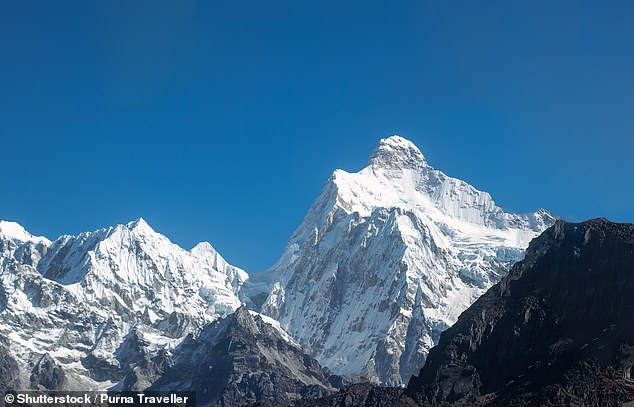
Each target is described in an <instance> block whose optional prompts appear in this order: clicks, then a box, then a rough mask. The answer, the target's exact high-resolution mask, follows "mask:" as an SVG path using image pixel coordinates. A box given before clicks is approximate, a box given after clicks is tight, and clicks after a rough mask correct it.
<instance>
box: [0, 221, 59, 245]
mask: <svg viewBox="0 0 634 407" xmlns="http://www.w3.org/2000/svg"><path fill="white" fill-rule="evenodd" d="M0 238H5V239H10V240H17V241H19V242H22V243H26V242H33V243H45V244H47V245H49V244H50V243H51V242H50V241H49V240H48V239H47V238H45V237H41V236H33V235H31V234H30V233H29V232H27V231H26V229H24V227H22V225H20V224H19V223H17V222H9V221H6V220H0Z"/></svg>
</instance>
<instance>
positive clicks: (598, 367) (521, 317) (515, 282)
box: [407, 219, 634, 406]
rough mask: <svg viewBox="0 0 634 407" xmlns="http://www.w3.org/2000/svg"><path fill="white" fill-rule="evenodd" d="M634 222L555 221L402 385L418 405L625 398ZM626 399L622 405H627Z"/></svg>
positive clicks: (628, 391)
mask: <svg viewBox="0 0 634 407" xmlns="http://www.w3.org/2000/svg"><path fill="white" fill-rule="evenodd" d="M633 364H634V225H631V224H617V223H611V222H608V221H607V220H604V219H595V220H590V221H587V222H583V223H565V222H562V221H558V222H557V223H556V224H555V225H554V226H553V227H551V228H550V229H548V230H547V231H546V232H544V233H543V234H542V235H541V236H540V237H539V238H537V239H535V240H534V241H533V242H531V244H530V246H529V248H528V250H527V253H526V259H525V260H524V261H522V262H520V263H518V264H516V265H515V266H514V267H513V269H512V270H511V272H510V274H509V275H508V276H507V277H505V278H504V279H503V280H502V281H501V282H500V283H498V284H497V285H495V286H494V287H493V288H491V289H490V290H489V291H488V292H487V293H486V294H484V295H483V296H482V297H481V298H480V299H478V300H477V301H476V302H475V303H474V304H473V305H472V306H471V307H470V308H469V309H468V310H467V311H465V312H464V313H463V314H462V315H461V316H460V318H459V319H458V321H457V323H456V324H455V325H454V326H452V327H451V328H450V329H448V330H447V331H445V332H444V333H443V334H442V335H441V338H440V343H439V344H438V346H437V347H435V348H434V349H432V350H431V352H430V353H429V356H428V358H427V362H426V363H425V366H424V367H423V369H422V370H421V371H420V374H419V375H418V376H417V377H414V378H412V380H411V381H410V382H409V386H408V389H407V394H408V395H409V396H410V397H412V398H414V399H416V400H417V401H418V402H419V403H420V404H421V405H433V406H436V405H438V406H440V405H460V406H467V405H468V406H480V405H482V406H484V405H486V406H489V405H491V406H509V405H513V406H529V405H530V406H537V405H539V406H564V405H584V406H620V405H622V403H625V402H632V401H634V382H633V381H632V380H631V369H632V366H633ZM628 405H629V404H628Z"/></svg>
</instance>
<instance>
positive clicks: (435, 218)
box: [247, 136, 552, 385]
mask: <svg viewBox="0 0 634 407" xmlns="http://www.w3.org/2000/svg"><path fill="white" fill-rule="evenodd" d="M551 222H552V217H551V216H550V215H549V214H548V213H547V212H546V211H543V210H541V211H538V212H536V213H535V214H529V215H515V214H508V213H505V212H504V211H503V210H502V209H501V208H499V207H498V206H496V205H495V203H494V202H493V200H492V199H491V196H490V195H489V194H488V193H486V192H481V191H478V190H476V189H475V188H474V187H472V186H471V185H469V184H467V183H466V182H464V181H461V180H458V179H455V178H451V177H448V176H446V175H445V174H444V173H442V172H441V171H438V170H435V169H434V168H432V167H430V166H429V165H428V163H427V162H426V160H425V158H424V156H423V154H422V153H421V152H420V151H419V150H418V148H416V146H414V144H412V143H411V142H409V141H408V140H405V139H404V138H402V137H398V136H394V137H390V138H387V139H383V140H381V141H380V142H379V145H378V146H377V148H376V149H375V151H374V152H373V153H372V155H371V157H370V160H369V161H368V165H367V166H366V167H365V168H363V169H362V170H361V171H359V172H357V173H348V172H346V171H343V170H336V171H335V172H334V174H333V175H332V177H331V178H330V180H329V182H328V184H327V185H326V187H325V188H324V190H323V191H322V193H321V195H320V196H319V197H318V198H317V200H316V201H315V203H314V204H313V206H312V207H311V209H310V210H309V212H308V214H307V215H306V217H305V218H304V221H303V222H302V224H301V225H300V226H299V227H298V229H297V230H296V232H295V233H294V235H293V236H292V238H291V240H290V241H289V243H288V244H287V247H286V250H285V251H284V253H283V254H282V256H281V258H280V259H279V260H278V262H277V263H276V264H275V265H274V266H273V267H272V268H271V269H270V270H269V271H267V273H268V274H269V275H270V277H269V278H270V280H271V283H270V287H271V288H270V290H271V292H270V294H269V297H268V298H267V300H266V301H265V303H264V305H263V307H262V313H264V314H267V315H269V316H271V317H273V318H275V319H277V320H279V321H280V325H281V327H282V328H283V329H285V330H286V331H288V333H289V334H290V335H292V336H293V337H294V338H295V339H297V341H298V342H300V343H301V344H302V345H303V346H304V347H305V349H307V350H308V351H309V353H311V355H312V356H314V357H316V358H317V360H319V362H320V363H321V364H322V365H324V366H327V367H329V368H330V369H332V370H333V371H334V372H335V373H340V374H359V373H363V374H365V375H367V376H368V377H369V378H370V379H373V380H376V381H381V382H383V383H386V384H390V385H402V384H405V383H407V380H408V379H409V375H410V374H412V373H415V372H417V370H418V369H419V368H420V367H421V365H422V362H423V361H424V357H425V355H426V354H427V352H428V351H429V348H430V347H431V346H432V345H433V344H434V342H435V341H436V340H437V339H438V335H439V333H440V332H441V331H442V330H444V329H445V328H447V327H448V326H450V325H451V324H452V323H453V322H455V320H456V319H457V317H458V315H459V314H460V313H461V312H462V311H464V309H466V308H467V307H468V306H469V305H470V304H471V303H472V302H473V301H475V299H477V298H478V296H480V295H481V294H482V293H483V292H484V291H485V290H486V289H487V288H489V287H490V286H491V285H493V284H494V283H495V282H497V281H498V280H499V279H500V278H501V276H502V275H503V274H504V273H506V271H507V269H508V267H509V266H510V265H511V264H512V263H513V262H515V261H517V260H520V259H521V257H522V256H523V251H524V249H525V248H526V246H527V245H528V243H529V241H530V240H531V239H532V238H533V237H535V236H536V235H537V234H539V233H540V232H541V231H542V230H543V229H545V228H546V227H547V226H549V224H550V223H551ZM247 286H248V283H247Z"/></svg>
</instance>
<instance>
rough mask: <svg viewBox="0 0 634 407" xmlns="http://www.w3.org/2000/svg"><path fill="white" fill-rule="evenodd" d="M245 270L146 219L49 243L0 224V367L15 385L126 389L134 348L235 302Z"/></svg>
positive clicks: (174, 340)
mask: <svg viewBox="0 0 634 407" xmlns="http://www.w3.org/2000/svg"><path fill="white" fill-rule="evenodd" d="M247 278H248V277H247V274H246V273H245V272H244V271H242V270H240V269H238V268H236V267H233V266H231V265H229V264H227V263H226V262H225V261H224V260H223V259H222V257H221V256H220V255H219V254H218V253H217V252H216V251H215V250H214V249H213V248H212V247H211V245H209V244H208V243H201V244H199V245H197V246H196V247H195V248H193V249H192V250H190V251H187V250H184V249H182V248H180V247H178V246H177V245H175V244H173V243H171V242H170V241H169V240H168V239H167V238H166V237H165V236H163V235H161V234H159V233H157V232H155V231H154V230H153V229H152V228H151V227H150V226H149V225H148V224H147V223H146V222H145V221H144V220H143V219H139V220H138V221H135V222H131V223H128V224H126V225H118V226H114V227H110V228H106V229H102V230H98V231H96V232H86V233H82V234H80V235H79V236H62V237H60V238H59V239H57V240H55V241H54V242H50V241H48V240H47V239H45V238H41V237H34V236H31V235H30V234H29V233H28V232H26V231H25V230H24V229H23V228H22V227H21V226H19V225H18V224H16V223H12V222H0V354H3V353H6V354H7V357H6V358H2V359H3V360H4V362H3V364H0V372H2V371H6V370H11V371H12V372H13V373H12V375H13V376H14V377H13V376H11V377H13V379H12V382H11V383H13V384H14V388H35V389H37V388H48V389H59V388H63V389H77V390H88V389H107V388H123V387H122V386H123V385H124V383H123V381H122V380H123V378H125V377H127V376H129V373H130V372H131V371H133V370H134V369H135V367H136V362H137V361H139V360H141V359H139V358H138V356H139V355H140V354H142V355H157V354H158V353H159V352H160V351H162V350H169V349H171V348H173V347H175V346H177V345H178V344H179V343H180V342H181V341H182V340H183V339H184V338H185V337H186V336H187V334H189V333H190V332H195V331H196V330H197V329H199V328H200V327H201V326H203V325H205V324H207V323H209V322H212V321H214V320H216V319H217V318H220V317H224V316H226V315H228V314H230V313H232V312H233V311H234V310H235V309H236V308H238V307H239V306H240V300H239V299H238V297H237V291H238V289H239V287H240V285H241V284H243V282H244V281H245V280H246V279H247ZM135 352H136V353H135ZM12 360H13V361H15V362H16V363H15V365H17V366H18V369H17V371H14V369H12V368H11V366H14V364H13V362H12ZM2 376H3V380H5V379H4V377H10V376H5V375H4V374H3V375H2ZM7 380H8V379H7ZM147 380H149V379H147ZM16 383H17V384H18V385H15V384H16ZM149 384H151V382H147V383H145V385H146V386H147V385H149ZM1 385H2V381H0V386H1ZM137 386H141V384H137Z"/></svg>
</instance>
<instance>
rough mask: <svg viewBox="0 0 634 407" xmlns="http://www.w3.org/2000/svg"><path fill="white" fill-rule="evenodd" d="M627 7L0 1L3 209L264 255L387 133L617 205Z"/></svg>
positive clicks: (555, 194)
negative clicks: (333, 179)
mask: <svg viewBox="0 0 634 407" xmlns="http://www.w3.org/2000/svg"><path fill="white" fill-rule="evenodd" d="M632 21H634V3H632V2H627V1H623V2H612V1H561V2H552V1H537V2H536V1H513V2H508V1H499V2H497V1H496V2H473V1H419V0H418V1H390V2H387V1H386V2H367V1H350V2H342V1H319V2H317V1H310V2H306V1H275V0H273V1H266V2H264V1H227V2H218V1H211V2H202V1H201V2H194V1H178V2H177V1H160V0H159V1H156V0H152V1H102V2H98V1H94V2H93V1H90V2H86V1H75V2H74V1H65V2H53V1H41V2H31V1H16V2H3V3H2V4H1V5H0V50H1V53H0V86H1V87H0V137H1V143H0V146H1V147H0V148H1V150H0V151H1V153H0V157H2V167H1V168H2V177H1V178H0V179H1V180H2V188H1V189H0V191H1V192H0V219H7V220H14V221H18V222H20V223H21V224H23V225H24V226H25V227H26V228H27V229H28V230H30V231H31V232H32V233H35V234H43V235H46V236H48V237H49V238H55V237H57V236H58V235H60V234H76V233H79V232H81V231H84V230H94V229H98V228H101V227H105V226H108V225H112V224H116V223H124V222H127V221H129V220H132V219H135V218H138V217H140V216H142V217H144V218H145V219H146V220H147V221H148V222H149V223H150V225H152V226H153V227H154V228H155V229H156V230H158V231H159V232H161V233H163V234H165V235H167V236H168V237H169V238H170V239H172V241H174V242H176V243H178V244H180V245H182V246H183V247H185V248H190V247H192V246H193V245H194V244H195V243H196V242H198V241H202V240H207V241H210V242H211V243H212V244H213V245H214V246H215V247H216V248H217V249H218V250H219V251H220V253H221V254H223V255H224V256H225V258H227V260H228V261H230V262H232V263H234V264H236V265H238V266H241V267H244V268H246V269H248V270H253V271H257V270H262V269H264V268H266V267H267V266H269V265H271V264H272V263H273V262H274V261H275V260H276V259H277V257H278V256H279V255H280V254H281V251H282V249H283V246H284V244H285V243H286V241H287V240H288V238H289V237H290V235H291V234H292V232H293V230H294V229H295V228H296V227H297V225H298V224H299V223H300V222H301V220H302V218H303V216H304V214H305V212H306V211H307V209H308V207H309V206H310V204H311V203H312V201H313V200H314V199H315V198H316V196H317V195H318V194H319V192H320V190H321V188H322V187H323V186H324V184H325V182H326V180H327V179H328V177H329V176H330V174H331V172H332V171H333V170H334V169H335V168H343V169H345V170H348V171H356V170H358V169H360V168H362V167H363V165H364V164H365V162H366V160H367V158H368V156H369V154H370V153H371V151H372V149H373V148H374V145H375V144H376V143H377V141H378V139H379V138H381V137H385V136H388V135H390V134H400V135H402V136H404V137H407V138H409V139H410V140H412V141H413V142H414V143H416V144H417V145H418V146H419V147H420V148H421V150H422V151H423V153H424V154H425V155H426V156H427V158H428V161H429V162H430V163H431V164H432V165H434V166H435V167H437V168H439V169H441V170H443V171H444V172H446V173H447V174H448V175H451V176H454V177H458V178H462V179H464V180H466V181H468V182H470V183H472V184H473V185H474V186H476V187H477V188H479V189H483V190H486V191H488V192H490V193H491V195H492V196H493V198H494V199H495V200H496V202H497V203H498V204H499V205H501V206H502V207H503V208H505V209H506V210H509V211H516V212H526V211H531V210H534V209H536V208H538V207H545V208H547V209H549V210H550V211H551V212H553V213H555V214H557V215H560V216H561V217H563V218H565V219H570V220H582V219H585V218H590V217H597V216H605V217H608V218H609V219H612V220H615V221H630V222H632V221H634V205H633V204H632V203H633V202H634V182H633V175H634V169H633V168H634V167H633V166H634V163H633V162H634V160H633V159H634V156H633V152H634V134H633V132H634V114H633V109H634V80H633V79H632V75H633V73H634V25H633V24H631V22H632Z"/></svg>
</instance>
